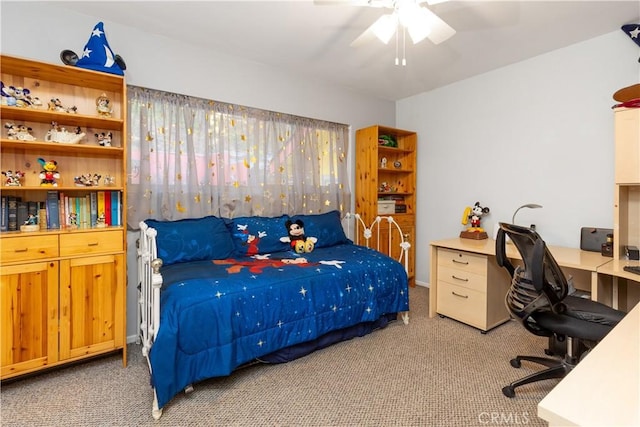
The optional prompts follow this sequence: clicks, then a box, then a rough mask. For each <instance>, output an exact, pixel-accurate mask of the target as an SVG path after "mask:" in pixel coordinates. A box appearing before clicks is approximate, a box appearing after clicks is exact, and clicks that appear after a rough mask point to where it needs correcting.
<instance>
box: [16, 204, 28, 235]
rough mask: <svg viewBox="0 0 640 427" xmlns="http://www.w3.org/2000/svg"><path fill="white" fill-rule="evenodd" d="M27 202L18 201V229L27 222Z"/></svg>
mask: <svg viewBox="0 0 640 427" xmlns="http://www.w3.org/2000/svg"><path fill="white" fill-rule="evenodd" d="M27 206H28V205H27V202H26V200H25V201H22V200H20V201H18V211H17V222H18V230H20V226H21V225H24V224H25V223H26V222H27V219H29V211H28V209H27Z"/></svg>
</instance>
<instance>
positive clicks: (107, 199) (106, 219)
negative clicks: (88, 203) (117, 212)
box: [104, 191, 113, 226]
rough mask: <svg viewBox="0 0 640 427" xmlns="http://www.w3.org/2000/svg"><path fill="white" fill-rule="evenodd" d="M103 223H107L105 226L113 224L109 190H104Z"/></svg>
mask: <svg viewBox="0 0 640 427" xmlns="http://www.w3.org/2000/svg"><path fill="white" fill-rule="evenodd" d="M104 223H105V224H107V226H111V225H113V222H112V218H111V194H109V191H106V192H105V195H104Z"/></svg>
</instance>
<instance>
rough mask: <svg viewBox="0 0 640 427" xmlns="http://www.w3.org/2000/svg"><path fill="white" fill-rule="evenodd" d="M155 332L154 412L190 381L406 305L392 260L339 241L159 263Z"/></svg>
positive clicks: (404, 283)
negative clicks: (302, 249) (299, 249)
mask: <svg viewBox="0 0 640 427" xmlns="http://www.w3.org/2000/svg"><path fill="white" fill-rule="evenodd" d="M161 273H162V276H163V289H162V293H161V312H160V329H159V331H158V334H157V336H156V339H155V342H154V344H153V347H152V348H151V352H150V355H149V360H150V363H151V381H152V385H153V386H154V388H155V391H156V395H157V398H158V406H159V407H160V408H162V407H163V406H164V405H165V404H166V403H167V402H169V401H170V400H171V399H172V398H173V397H174V396H175V395H176V394H177V393H179V392H180V391H182V390H183V389H184V388H185V387H187V386H188V385H190V384H194V383H196V382H198V381H202V380H205V379H208V378H212V377H219V376H226V375H229V374H230V373H231V372H232V371H233V370H234V369H236V368H238V367H239V366H241V365H243V364H245V363H247V362H251V361H254V360H256V359H259V358H260V357H261V356H265V355H268V354H270V353H273V352H274V351H276V350H279V349H283V348H287V347H290V346H294V345H297V344H300V343H305V342H309V341H312V340H315V339H318V338H320V337H322V336H323V335H325V334H328V333H330V332H332V331H337V330H341V329H343V328H348V327H352V326H354V325H358V324H361V323H363V322H371V321H375V320H377V319H379V318H381V317H383V316H388V315H389V314H393V313H399V312H403V311H408V310H409V293H408V279H407V274H406V272H405V270H404V267H403V266H402V265H401V264H400V263H398V262H397V261H395V260H393V259H391V258H389V257H388V256H386V255H384V254H381V253H379V252H377V251H374V250H372V249H368V248H366V247H363V246H359V245H355V244H351V243H349V244H341V245H337V246H332V247H328V248H319V249H315V250H314V251H313V252H311V253H306V254H304V257H303V258H302V257H301V256H299V255H297V254H294V253H292V252H291V253H290V252H283V253H274V254H270V255H259V256H255V257H246V258H232V259H225V260H214V261H196V262H189V263H183V264H174V265H171V266H167V267H163V269H162V270H161Z"/></svg>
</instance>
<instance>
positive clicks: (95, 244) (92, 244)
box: [87, 242, 98, 246]
mask: <svg viewBox="0 0 640 427" xmlns="http://www.w3.org/2000/svg"><path fill="white" fill-rule="evenodd" d="M87 246H98V242H95V243H88V244H87Z"/></svg>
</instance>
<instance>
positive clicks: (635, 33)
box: [620, 24, 640, 46]
mask: <svg viewBox="0 0 640 427" xmlns="http://www.w3.org/2000/svg"><path fill="white" fill-rule="evenodd" d="M620 29H621V30H622V31H624V33H625V34H626V35H628V36H629V37H631V40H633V41H634V42H636V44H637V45H638V46H640V24H627V25H623V26H622V27H620Z"/></svg>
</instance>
